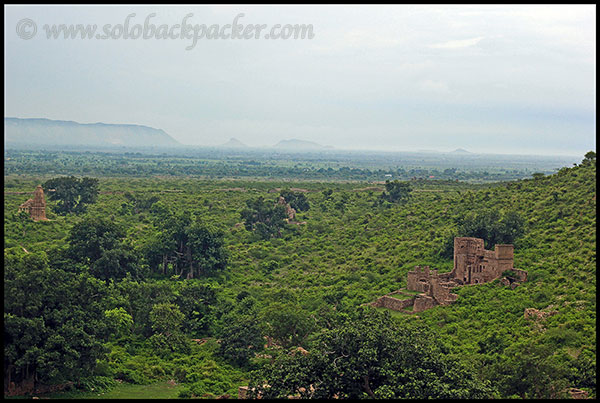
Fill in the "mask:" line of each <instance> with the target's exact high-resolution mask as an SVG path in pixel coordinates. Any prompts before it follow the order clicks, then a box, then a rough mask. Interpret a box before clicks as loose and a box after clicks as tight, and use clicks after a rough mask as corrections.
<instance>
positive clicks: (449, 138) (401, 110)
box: [4, 5, 596, 155]
mask: <svg viewBox="0 0 600 403" xmlns="http://www.w3.org/2000/svg"><path fill="white" fill-rule="evenodd" d="M132 13H135V14H136V15H135V16H134V17H131V18H130V22H129V26H130V27H131V26H133V25H135V24H140V25H143V24H144V21H145V19H146V18H147V17H148V15H149V14H151V13H156V16H154V17H151V19H149V20H148V21H149V22H150V23H153V24H154V25H155V26H159V25H160V24H167V25H168V26H169V27H172V26H174V25H175V24H181V23H182V20H183V18H184V17H185V16H186V15H187V14H190V13H192V14H193V16H191V17H189V18H188V20H187V23H188V24H192V25H193V24H206V25H207V26H210V25H213V24H219V25H220V26H221V27H222V26H224V25H225V24H232V21H233V20H234V18H235V17H236V16H237V15H238V14H240V13H244V16H243V17H241V18H239V19H238V23H240V24H243V25H244V26H246V25H248V24H266V25H267V26H268V27H267V29H266V31H267V32H268V31H269V30H270V28H271V27H272V26H274V25H275V24H282V25H284V24H312V26H313V33H314V38H313V39H310V40H309V39H304V40H301V39H296V40H294V39H287V40H281V39H280V40H268V39H264V38H262V37H261V38H260V39H248V40H244V39H206V38H204V39H200V40H199V41H198V43H197V44H196V46H195V47H194V48H193V49H191V50H186V47H190V46H191V45H192V40H190V39H186V38H183V39H181V38H178V39H155V38H151V39H145V40H144V39H142V38H139V39H122V38H121V39H107V40H98V39H80V38H77V39H64V38H59V39H47V38H46V31H45V30H44V28H43V26H44V25H45V24H49V25H52V24H57V25H58V24H67V25H69V24H97V25H98V26H99V28H98V31H97V32H100V33H101V30H102V27H103V26H104V25H105V24H111V26H112V27H114V26H115V25H116V24H124V22H125V20H126V18H127V16H128V15H129V14H132ZM595 16H596V7H595V6H594V5H584V6H553V5H543V6H535V5H534V6H375V7H371V6H254V7H253V6H210V7H192V6H187V5H186V6H176V7H175V6H170V7H159V6H153V7H137V6H110V7H108V6H93V7H92V6H85V7H83V6H82V7H71V6H58V7H57V6H55V7H48V6H29V7H25V6H10V7H6V6H5V24H4V30H5V36H4V37H5V55H4V64H5V70H4V71H5V76H4V82H5V93H4V97H5V107H4V108H5V109H4V113H5V116H10V117H45V118H49V119H58V120H74V121H78V122H82V123H93V122H105V123H132V124H141V125H147V126H152V127H156V128H161V129H163V130H165V131H166V132H167V133H169V134H170V135H171V136H173V137H174V138H175V139H176V140H178V141H180V142H181V143H184V144H194V145H217V144H221V143H224V142H225V141H227V140H228V139H229V138H230V137H235V138H237V139H239V140H240V141H242V142H244V143H246V144H248V145H251V146H262V145H272V144H274V143H276V142H278V141H279V140H281V139H289V138H300V139H305V140H310V141H316V142H318V143H321V144H326V145H333V146H335V147H339V148H349V149H370V150H408V151H411V150H419V149H435V150H440V151H449V150H452V149H455V148H458V147H461V148H465V149H467V150H469V151H475V152H490V153H519V154H566V155H583V154H584V153H585V152H586V151H588V150H591V149H594V150H595V148H596V144H595V131H596V123H595V119H596V115H595V106H596V105H595V100H596V90H595V88H596V51H595V48H596V39H595V38H596V19H595ZM24 18H28V19H30V20H32V21H33V22H34V23H35V24H36V26H37V31H36V34H35V36H34V37H33V38H31V39H27V40H25V39H22V38H21V37H19V36H18V33H17V31H18V29H19V27H18V26H17V25H18V22H19V21H21V20H23V19H24ZM20 27H21V28H20V29H21V31H20V32H21V34H22V35H29V34H31V33H32V32H33V31H32V28H31V26H25V27H24V28H23V25H20ZM173 32H174V33H176V32H177V31H173ZM225 32H227V31H225ZM228 32H230V31H228ZM117 33H118V30H117V31H115V34H117Z"/></svg>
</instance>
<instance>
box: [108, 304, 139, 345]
mask: <svg viewBox="0 0 600 403" xmlns="http://www.w3.org/2000/svg"><path fill="white" fill-rule="evenodd" d="M104 316H105V317H106V323H107V326H108V332H109V334H110V335H111V337H112V338H114V339H119V338H122V337H127V336H129V335H130V334H131V330H132V328H133V318H132V317H131V315H130V314H128V313H127V311H126V310H125V309H123V308H122V307H119V308H115V309H109V310H107V311H104Z"/></svg>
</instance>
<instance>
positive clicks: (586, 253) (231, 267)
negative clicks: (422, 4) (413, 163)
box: [4, 152, 596, 398]
mask: <svg viewBox="0 0 600 403" xmlns="http://www.w3.org/2000/svg"><path fill="white" fill-rule="evenodd" d="M42 154H43V153H42V152H39V153H38V154H36V156H35V159H33V160H32V159H30V160H28V159H27V158H32V157H27V156H26V155H25V154H11V158H12V159H11V160H10V161H9V163H8V164H6V161H5V164H6V165H5V197H4V219H5V224H4V234H5V244H4V247H5V249H4V255H5V257H4V259H5V270H4V343H5V344H4V349H5V350H4V353H5V356H4V357H5V358H4V369H5V392H6V390H7V384H10V382H14V383H15V385H17V386H18V385H30V384H31V385H35V386H39V385H45V386H48V385H56V389H61V390H63V391H62V392H61V393H62V395H60V396H63V397H82V396H88V395H86V393H91V392H93V394H98V395H100V394H103V393H107V391H110V390H112V389H115V388H118V387H120V386H122V385H126V384H134V385H148V384H154V383H157V382H171V383H175V384H177V385H178V387H179V389H178V392H177V393H178V395H179V397H182V398H188V397H200V398H215V397H231V398H236V397H237V396H238V388H239V387H240V386H249V387H250V388H249V389H248V395H249V396H250V397H252V396H257V395H261V396H263V397H286V396H293V395H299V396H301V397H311V398H331V397H338V398H370V397H375V398H428V397H429V398H560V397H568V396H569V394H568V391H569V389H570V388H577V389H581V390H584V391H586V392H587V393H588V394H589V397H596V160H595V154H594V153H588V154H586V157H585V158H584V159H583V161H582V162H581V163H580V164H577V165H576V166H572V167H565V168H562V169H560V170H558V171H557V172H555V173H553V174H550V175H544V174H542V173H539V174H536V175H534V177H533V178H529V179H517V180H512V181H505V182H495V183H486V184H474V183H467V182H463V180H465V179H469V178H468V177H460V176H456V175H454V176H452V175H450V174H452V173H456V172H451V171H447V174H448V177H444V175H443V172H444V171H443V170H441V171H436V172H437V173H438V174H440V178H441V179H445V180H409V179H411V177H412V176H417V175H414V172H413V173H411V172H410V169H405V170H403V173H402V175H404V176H402V175H400V174H398V175H397V177H396V176H395V177H394V179H406V180H408V181H407V182H388V183H385V184H384V183H380V184H373V183H368V182H366V181H367V180H377V181H382V180H385V176H384V177H383V178H382V174H383V173H387V172H388V171H384V170H381V172H379V171H377V170H374V169H369V168H348V169H349V170H352V169H358V170H359V171H360V172H359V171H356V172H354V174H355V175H354V174H352V175H345V174H344V175H345V176H344V175H342V174H340V173H339V171H340V170H341V168H336V170H333V171H335V172H333V173H331V172H330V173H331V175H330V176H327V175H326V173H327V168H323V167H320V168H314V169H312V171H311V170H302V169H301V170H300V171H301V172H302V174H298V175H295V174H294V175H295V176H293V178H295V179H297V180H296V181H293V182H290V181H284V180H282V177H285V176H286V175H287V173H286V174H285V175H283V174H282V175H274V177H273V178H271V179H270V180H266V179H265V176H266V175H265V174H264V172H267V171H270V172H273V171H272V170H273V167H272V166H261V165H255V167H262V168H261V169H263V170H264V172H263V173H262V174H256V172H255V171H252V170H251V169H250V168H248V167H252V166H253V165H252V164H246V165H245V168H244V169H247V170H248V171H246V173H245V174H242V173H241V171H240V169H241V168H240V167H239V166H238V167H236V168H230V166H229V165H227V164H222V165H219V164H212V163H211V164H208V165H210V166H212V167H213V168H214V169H215V171H214V178H212V179H211V178H206V177H202V178H201V177H190V176H189V175H195V171H193V169H195V168H194V167H197V164H196V165H195V164H183V165H179V164H175V163H174V162H173V161H171V162H169V163H168V167H169V171H168V173H166V171H164V170H163V168H164V167H163V168H160V169H159V168H157V167H160V164H161V163H160V161H158V160H152V161H146V162H147V163H145V164H144V163H142V162H139V163H137V162H136V163H135V164H133V163H127V162H125V163H119V162H118V161H117V160H115V159H113V160H112V161H113V162H111V163H110V164H108V163H107V162H106V161H107V158H108V157H106V156H104V157H103V156H101V155H95V154H89V155H83V156H77V155H75V156H70V155H69V154H67V153H62V154H61V153H56V154H52V155H49V156H48V164H49V165H44V163H40V162H39V160H40V159H41V158H42V157H41V155H42ZM94 158H97V161H96V162H95V163H94V162H93V161H92V159H94ZM111 158H112V157H111ZM144 158H145V157H143V158H142V157H140V161H142V160H144V161H145V159H144ZM57 159H60V161H61V163H60V164H58V165H57ZM15 160H16V161H15ZM123 160H127V158H126V157H123ZM94 164H96V165H94ZM50 165H52V166H55V167H56V166H58V167H60V169H58V171H49V170H48V169H47V166H50ZM181 166H184V167H185V168H182V169H180V167H181ZM73 167H77V168H73ZM219 167H220V168H219ZM217 168H219V169H220V170H217ZM231 169H233V171H231ZM252 169H254V168H252ZM280 169H284V170H289V172H292V173H293V172H298V168H297V167H296V168H295V167H294V166H293V165H292V166H289V167H284V166H282V165H281V164H280ZM320 169H324V172H325V173H323V172H321V174H322V175H321V174H319V170H320ZM377 169H379V168H377ZM411 169H412V168H411ZM171 170H172V171H173V172H175V173H176V175H175V174H173V175H172V176H171V175H170V173H171ZM190 170H191V171H190ZM204 172H205V171H204ZM285 172H288V171H285ZM311 172H312V173H311ZM336 172H337V173H336ZM397 172H400V171H397ZM397 172H396V173H397ZM509 173H510V172H509ZM338 174H339V175H340V176H339V177H338V176H336V175H338ZM427 174H430V172H429V171H428V172H427ZM521 174H523V175H524V176H519V177H520V178H523V177H525V173H524V172H522V173H519V175H521ZM65 175H77V178H72V181H69V180H68V178H67V179H65V178H63V179H62V180H57V179H56V178H57V177H62V176H65ZM353 175H354V176H353ZM465 175H466V174H465ZM527 175H528V176H531V172H529V173H527ZM219 176H222V177H223V179H217V177H219ZM235 176H238V178H236V179H232V178H231V177H235ZM252 176H257V177H262V178H263V179H252V178H250V177H252ZM418 176H419V177H420V176H421V175H418ZM434 176H435V175H434ZM509 176H510V175H509ZM82 177H94V178H96V179H90V178H82ZM336 179H340V180H342V179H343V180H344V182H342V181H336ZM457 179H459V181H457ZM471 179H472V178H471ZM486 179H490V177H489V173H488V177H486ZM505 179H515V177H514V176H513V177H507V176H506V172H504V173H503V174H502V175H500V174H499V175H498V176H497V178H496V180H505ZM349 180H353V181H351V182H350V181H349ZM61 181H62V182H61ZM38 184H42V185H43V186H44V188H45V189H46V190H47V189H56V194H53V195H52V196H50V194H52V193H51V192H46V194H47V197H46V200H47V202H48V208H47V211H46V214H47V217H48V219H49V221H39V222H33V221H32V220H30V219H29V217H28V216H27V214H25V213H22V212H21V213H19V212H18V207H19V205H20V204H21V203H23V202H24V201H25V200H27V198H29V197H30V196H29V193H30V192H32V191H33V190H34V189H35V187H36V186H37V185H38ZM61 184H62V185H61ZM59 186H64V188H61V189H62V190H61V193H60V194H59ZM280 195H284V196H285V197H286V200H288V201H292V199H293V203H294V204H293V206H292V207H294V208H295V209H296V219H295V220H294V221H290V222H288V220H286V215H285V211H284V209H283V208H279V207H278V206H277V205H276V202H277V199H278V197H279V196H280ZM69 206H70V208H67V207H69ZM475 235H480V236H482V237H486V238H487V239H486V241H489V243H491V244H493V243H494V242H498V241H506V240H509V241H511V242H512V243H514V248H515V267H517V268H519V269H523V270H527V271H528V273H529V275H528V280H527V282H525V283H523V284H521V285H520V286H519V287H517V288H515V289H511V288H510V287H504V286H502V285H501V284H500V283H499V281H498V280H496V281H493V282H491V283H487V284H482V285H476V286H466V287H460V288H457V289H455V291H454V292H456V293H457V294H458V295H459V298H458V300H457V301H456V302H455V303H454V304H452V305H449V306H438V307H435V308H433V309H430V310H427V311H424V312H420V313H418V314H405V313H400V312H395V311H389V310H386V309H385V308H377V309H376V308H372V307H370V306H367V305H366V304H368V303H370V302H372V301H374V300H375V299H376V298H377V297H379V296H381V295H384V294H386V293H389V292H391V291H394V290H397V289H399V288H401V287H404V286H405V285H406V273H407V272H408V271H409V270H412V269H413V268H414V266H416V265H429V266H431V267H432V268H436V269H438V270H440V271H442V272H445V271H450V270H451V268H452V264H453V263H452V254H451V249H449V248H451V242H452V240H453V238H454V237H455V236H475ZM449 245H450V246H449ZM527 308H535V309H537V310H540V311H541V312H543V313H546V315H540V318H537V319H536V318H526V317H525V315H524V312H525V310H526V309H527Z"/></svg>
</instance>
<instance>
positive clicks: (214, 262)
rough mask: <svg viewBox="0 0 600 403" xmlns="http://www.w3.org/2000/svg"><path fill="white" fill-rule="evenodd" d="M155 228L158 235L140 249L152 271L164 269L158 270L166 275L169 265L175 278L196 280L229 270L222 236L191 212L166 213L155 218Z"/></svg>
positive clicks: (218, 231)
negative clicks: (200, 276) (181, 277)
mask: <svg viewBox="0 0 600 403" xmlns="http://www.w3.org/2000/svg"><path fill="white" fill-rule="evenodd" d="M159 203H160V202H159ZM159 203H156V204H159ZM154 226H155V227H156V228H157V229H158V232H157V233H155V234H154V235H153V236H152V237H151V238H150V239H149V240H148V241H147V243H146V244H145V245H144V246H143V247H142V248H141V249H142V251H143V253H144V255H145V257H146V261H147V262H148V264H149V265H150V266H151V267H152V268H153V269H157V267H162V269H161V270H160V269H159V270H160V271H162V273H163V274H167V272H168V266H169V264H170V265H171V267H172V269H173V271H174V274H175V275H177V276H185V277H186V278H195V277H197V276H198V275H200V274H203V275H210V274H214V273H215V272H218V271H221V270H224V269H225V267H226V266H227V260H228V255H227V252H226V250H225V244H224V241H223V236H224V234H223V232H222V231H220V230H217V229H215V228H213V227H212V226H210V225H207V224H204V223H203V222H201V221H200V220H199V219H198V218H194V217H193V216H192V215H191V214H190V213H189V212H177V213H170V212H169V211H163V212H162V215H161V216H160V217H156V218H155V220H154Z"/></svg>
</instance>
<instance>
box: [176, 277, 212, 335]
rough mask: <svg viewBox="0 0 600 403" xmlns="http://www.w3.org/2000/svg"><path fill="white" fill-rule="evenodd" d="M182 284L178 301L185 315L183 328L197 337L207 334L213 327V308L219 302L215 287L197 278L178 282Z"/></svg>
mask: <svg viewBox="0 0 600 403" xmlns="http://www.w3.org/2000/svg"><path fill="white" fill-rule="evenodd" d="M177 284H179V285H180V286H181V288H180V289H179V293H178V295H177V300H176V303H177V305H178V306H179V309H180V310H181V313H183V314H184V315H185V320H184V321H183V330H184V331H185V332H186V333H187V334H190V335H193V336H195V337H201V336H205V335H206V334H207V333H208V332H209V331H210V330H211V327H212V324H213V320H214V314H213V308H214V305H215V304H216V302H217V295H216V292H215V289H214V288H212V287H211V286H210V285H208V284H201V283H200V282H198V281H197V280H185V281H182V282H178V283H177Z"/></svg>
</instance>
